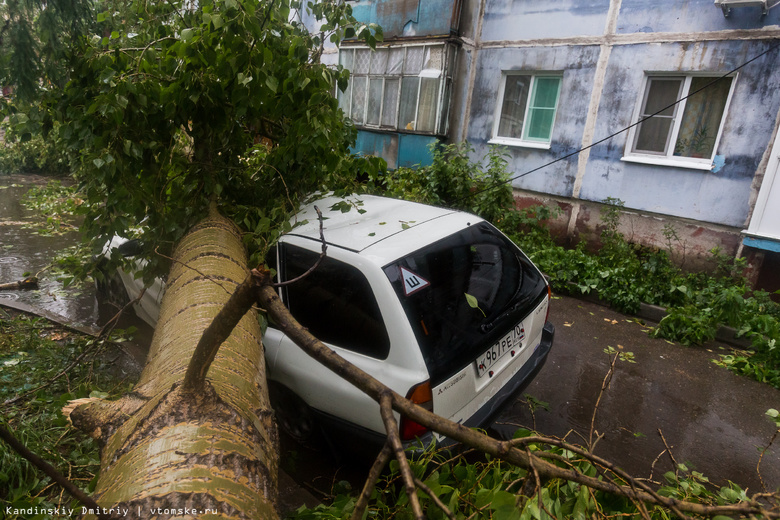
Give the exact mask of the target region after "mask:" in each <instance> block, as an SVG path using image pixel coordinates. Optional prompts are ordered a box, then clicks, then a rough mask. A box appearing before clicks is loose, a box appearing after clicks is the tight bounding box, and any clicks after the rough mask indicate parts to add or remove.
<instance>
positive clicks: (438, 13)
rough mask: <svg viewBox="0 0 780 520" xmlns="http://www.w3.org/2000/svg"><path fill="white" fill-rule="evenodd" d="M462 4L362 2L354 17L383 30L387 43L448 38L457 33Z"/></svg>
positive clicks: (454, 0) (449, 0)
mask: <svg viewBox="0 0 780 520" xmlns="http://www.w3.org/2000/svg"><path fill="white" fill-rule="evenodd" d="M459 4H460V0H358V1H357V2H354V3H352V14H353V15H354V16H355V18H357V19H358V20H360V21H361V22H364V23H376V24H379V25H380V26H382V31H383V32H384V37H385V39H389V38H399V37H411V36H448V35H449V34H450V33H452V32H455V31H457V23H458V19H457V17H454V16H453V15H457V14H458V6H459Z"/></svg>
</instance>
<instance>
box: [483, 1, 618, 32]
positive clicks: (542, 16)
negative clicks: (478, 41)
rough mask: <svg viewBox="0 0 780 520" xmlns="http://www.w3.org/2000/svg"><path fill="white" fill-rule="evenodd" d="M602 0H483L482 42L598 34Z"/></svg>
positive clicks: (605, 4) (604, 11)
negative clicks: (485, 0)
mask: <svg viewBox="0 0 780 520" xmlns="http://www.w3.org/2000/svg"><path fill="white" fill-rule="evenodd" d="M608 10H609V2H606V1H604V0H554V1H549V0H547V1H544V0H542V1H522V2H518V1H517V0H487V3H486V4H485V16H484V19H483V22H482V23H483V26H482V40H483V41H487V40H534V39H551V38H567V37H572V36H593V35H601V34H602V33H603V32H604V25H605V23H606V19H607V11H608Z"/></svg>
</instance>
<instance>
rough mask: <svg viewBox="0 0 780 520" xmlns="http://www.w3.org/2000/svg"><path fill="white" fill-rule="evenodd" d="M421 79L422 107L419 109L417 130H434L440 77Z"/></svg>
mask: <svg viewBox="0 0 780 520" xmlns="http://www.w3.org/2000/svg"><path fill="white" fill-rule="evenodd" d="M420 81H421V83H420V107H419V108H418V109H417V130H419V131H420V132H433V131H434V130H436V107H437V106H438V101H439V80H438V78H421V79H420Z"/></svg>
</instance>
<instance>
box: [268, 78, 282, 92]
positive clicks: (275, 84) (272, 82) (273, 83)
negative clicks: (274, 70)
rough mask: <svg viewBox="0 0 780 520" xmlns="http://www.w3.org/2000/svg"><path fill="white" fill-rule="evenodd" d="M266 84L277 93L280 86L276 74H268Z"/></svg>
mask: <svg viewBox="0 0 780 520" xmlns="http://www.w3.org/2000/svg"><path fill="white" fill-rule="evenodd" d="M265 84H266V86H267V87H268V88H269V89H271V91H272V92H273V93H274V94H276V89H278V88H279V81H278V80H277V79H276V78H275V77H274V76H268V77H267V78H266V79H265Z"/></svg>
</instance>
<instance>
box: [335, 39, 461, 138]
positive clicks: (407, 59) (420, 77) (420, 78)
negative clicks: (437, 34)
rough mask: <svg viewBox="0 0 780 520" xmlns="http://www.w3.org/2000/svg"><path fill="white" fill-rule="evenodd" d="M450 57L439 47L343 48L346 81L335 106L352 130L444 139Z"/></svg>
mask: <svg viewBox="0 0 780 520" xmlns="http://www.w3.org/2000/svg"><path fill="white" fill-rule="evenodd" d="M454 57H455V48H454V47H452V46H451V45H446V44H442V43H439V44H433V45H405V46H400V47H381V48H377V49H376V50H375V51H372V50H371V49H368V48H362V47H352V48H343V49H342V50H341V52H340V54H339V63H340V64H341V65H343V66H344V68H346V69H349V70H350V72H351V77H350V82H349V86H348V87H347V90H346V91H344V92H340V91H339V92H338V98H339V106H340V107H341V109H342V110H344V113H345V114H347V115H348V116H349V117H350V118H351V119H352V121H353V122H354V123H355V124H356V125H358V126H364V127H369V128H383V129H388V130H409V131H413V132H416V133H426V134H438V135H443V134H446V132H447V108H448V106H449V92H450V85H451V83H452V68H453V63H454Z"/></svg>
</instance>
